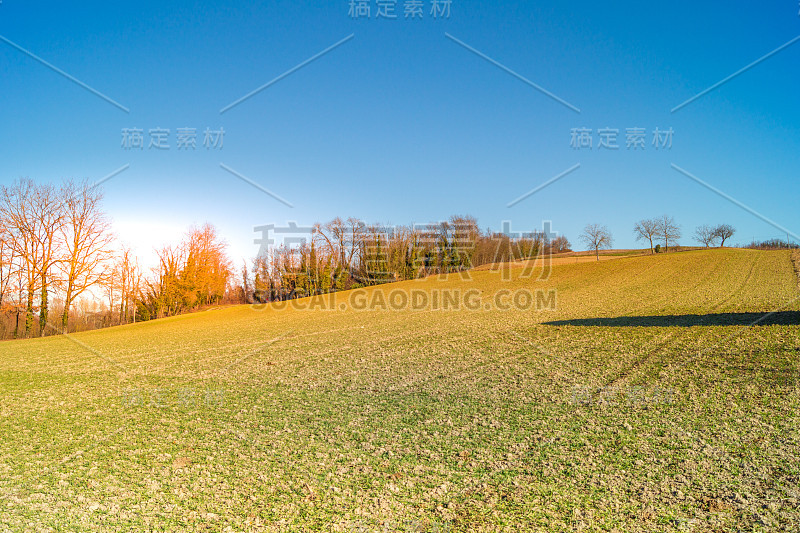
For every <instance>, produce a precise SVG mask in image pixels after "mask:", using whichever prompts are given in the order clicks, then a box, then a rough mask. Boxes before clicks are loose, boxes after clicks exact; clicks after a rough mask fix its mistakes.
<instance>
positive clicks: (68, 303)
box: [0, 178, 233, 338]
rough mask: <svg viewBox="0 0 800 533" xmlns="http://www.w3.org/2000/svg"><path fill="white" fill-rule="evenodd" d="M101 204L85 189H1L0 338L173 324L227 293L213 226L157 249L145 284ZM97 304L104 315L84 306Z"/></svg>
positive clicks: (81, 185)
mask: <svg viewBox="0 0 800 533" xmlns="http://www.w3.org/2000/svg"><path fill="white" fill-rule="evenodd" d="M102 199H103V193H102V190H101V189H100V188H99V187H96V186H94V185H91V184H90V183H89V182H88V181H76V180H66V181H64V182H62V183H61V184H60V185H53V184H39V183H36V182H34V181H33V180H30V179H27V178H24V179H20V180H17V181H15V182H14V183H13V184H12V185H9V186H0V318H1V319H2V320H0V338H9V337H13V338H19V337H33V336H45V335H50V334H57V333H66V332H68V331H75V330H76V329H92V328H95V327H102V326H108V325H114V324H125V323H128V322H131V321H136V320H137V319H138V320H147V319H149V318H156V317H163V316H169V315H172V314H177V313H180V312H184V311H187V310H191V309H194V308H197V307H199V306H201V305H205V304H210V303H218V302H220V301H222V299H223V297H224V296H225V295H226V294H227V293H230V292H231V291H230V287H229V282H231V281H232V280H233V276H232V275H231V272H232V270H231V267H230V262H229V260H228V259H227V256H226V255H225V251H224V248H225V245H224V243H223V242H222V241H221V240H220V239H219V237H218V236H217V234H216V230H214V228H213V227H212V226H210V225H206V226H204V227H202V228H192V229H191V230H190V231H189V232H188V233H187V236H186V238H185V239H184V241H183V242H182V243H180V244H179V245H176V246H173V247H165V248H164V249H162V250H160V251H159V258H160V264H159V266H158V267H157V268H155V269H154V270H153V272H152V274H151V275H150V276H144V275H143V273H142V272H141V269H140V267H139V263H138V260H137V258H136V256H135V255H134V254H133V252H132V251H131V250H130V249H128V248H126V247H124V246H120V245H118V244H117V242H116V239H115V236H114V234H113V233H112V231H111V224H110V221H109V218H108V216H107V215H106V213H105V212H104V211H103V209H102V205H101V204H102ZM98 299H101V300H103V304H104V305H103V308H104V311H103V312H102V313H98V311H97V305H92V304H90V303H88V302H89V301H92V300H94V301H95V303H96V301H97V300H98ZM98 314H102V316H100V317H98V316H97V315H98Z"/></svg>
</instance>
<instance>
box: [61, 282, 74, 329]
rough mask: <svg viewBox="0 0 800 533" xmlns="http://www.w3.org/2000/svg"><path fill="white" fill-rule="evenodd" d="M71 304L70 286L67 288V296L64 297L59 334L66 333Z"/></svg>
mask: <svg viewBox="0 0 800 533" xmlns="http://www.w3.org/2000/svg"><path fill="white" fill-rule="evenodd" d="M70 304H72V284H71V283H70V284H69V285H68V286H67V294H66V295H65V296H64V312H63V313H62V314H61V333H66V332H67V326H68V323H69V306H70Z"/></svg>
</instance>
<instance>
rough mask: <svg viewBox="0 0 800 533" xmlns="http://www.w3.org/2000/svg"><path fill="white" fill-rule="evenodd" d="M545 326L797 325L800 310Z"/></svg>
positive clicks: (580, 320) (628, 318)
mask: <svg viewBox="0 0 800 533" xmlns="http://www.w3.org/2000/svg"><path fill="white" fill-rule="evenodd" d="M544 324H546V325H548V326H605V327H637V326H639V327H659V328H666V327H670V326H678V327H685V328H691V327H693V326H774V325H781V326H798V325H800V311H777V312H774V313H712V314H708V315H664V316H618V317H612V318H576V319H573V320H554V321H552V322H544Z"/></svg>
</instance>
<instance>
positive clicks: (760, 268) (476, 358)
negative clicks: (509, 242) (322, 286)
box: [0, 249, 800, 532]
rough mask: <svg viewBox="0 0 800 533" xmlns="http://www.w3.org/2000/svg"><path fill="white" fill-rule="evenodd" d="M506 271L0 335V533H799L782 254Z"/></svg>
mask: <svg viewBox="0 0 800 533" xmlns="http://www.w3.org/2000/svg"><path fill="white" fill-rule="evenodd" d="M521 273H522V271H521V270H514V271H512V272H511V274H512V276H511V279H510V280H508V279H503V278H504V276H502V275H500V274H499V273H497V272H490V271H480V272H472V273H471V274H470V279H463V278H462V277H461V276H450V277H449V278H448V279H446V280H440V279H436V278H431V279H426V280H422V281H414V282H403V283H398V284H393V285H391V286H384V287H381V288H377V289H371V290H368V291H364V292H363V293H353V294H345V293H342V294H339V295H336V298H337V299H336V301H335V303H334V304H333V305H330V301H328V303H327V304H325V307H328V308H331V307H332V309H321V308H320V307H321V306H320V305H315V306H314V309H311V310H309V309H300V308H296V307H292V306H288V307H286V308H284V309H276V308H273V307H250V306H239V307H231V308H224V309H218V310H211V311H207V312H203V313H198V314H193V315H185V316H180V317H175V318H170V319H165V320H158V321H153V322H147V323H142V324H136V325H130V326H123V327H117V328H112V329H107V330H103V331H96V332H90V333H84V334H79V335H74V336H71V338H56V337H50V338H45V339H36V340H26V341H14V342H6V343H3V344H0V502H2V503H0V531H90V530H91V531H121V530H124V531H223V532H225V531H231V532H233V531H235V532H239V531H248V532H249V531H315V530H319V531H440V532H444V531H737V530H740V531H798V530H800V434H798V421H800V418H798V416H797V415H798V408H799V406H800V401H798V400H799V397H800V394H799V392H800V386H799V385H798V362H799V361H800V327H798V325H800V312H799V311H800V300H798V298H800V291H799V290H798V278H797V275H796V273H795V271H794V270H793V265H792V261H791V258H790V255H789V252H760V251H747V250H727V249H726V250H709V251H691V252H685V253H678V254H661V255H655V256H635V257H622V258H618V259H614V260H613V261H601V262H581V263H576V264H561V265H555V266H554V267H553V271H552V273H551V275H550V276H549V279H547V280H544V281H537V277H538V275H539V272H535V273H534V275H533V276H532V277H529V278H522V277H521V276H520V274H521ZM536 289H543V290H545V291H549V290H552V289H554V290H555V291H557V293H556V294H557V299H556V300H555V303H556V308H555V309H551V308H548V307H549V306H546V305H545V306H542V307H544V308H543V309H540V310H537V309H536V308H535V306H534V307H533V308H530V309H515V308H513V306H511V307H512V308H511V309H503V307H507V305H499V304H498V301H497V296H496V295H497V294H498V291H508V292H500V293H499V294H503V295H505V296H509V295H514V294H517V293H518V291H524V290H536ZM398 290H403V291H405V293H406V294H412V293H416V294H420V293H426V294H429V295H433V294H434V293H440V294H443V293H444V292H447V291H450V292H458V291H460V293H459V294H461V295H463V294H465V293H466V292H467V291H473V292H471V293H470V298H471V304H470V305H469V306H465V305H461V306H460V309H459V310H442V309H441V308H439V309H436V308H435V307H436V306H434V305H433V304H432V303H431V301H429V305H428V306H427V307H426V308H424V309H419V310H417V309H412V308H410V307H409V306H410V304H409V306H405V307H403V306H397V305H396V306H395V307H403V308H402V309H389V308H390V307H391V306H392V304H390V303H387V304H386V305H382V304H381V302H388V301H389V300H390V296H391V293H392V291H394V293H395V296H394V298H395V300H394V302H395V303H398V302H400V301H401V300H402V298H401V297H400V296H397V294H398V292H397V291H398ZM477 291H480V293H478V292H477ZM376 293H381V295H383V296H385V298H381V297H380V296H375V294H376ZM547 294H548V295H549V293H547ZM478 298H479V300H478ZM512 298H513V296H509V298H507V299H506V300H508V299H512ZM431 299H432V296H431ZM476 301H477V303H478V304H479V305H474V304H475V302H476ZM365 302H366V304H365ZM317 303H319V302H317ZM500 303H502V302H500ZM506 303H507V302H506ZM523 303H524V302H523ZM551 303H552V301H551ZM299 305H305V306H308V307H310V306H311V305H310V302H308V301H306V302H301V303H300V304H299ZM487 306H488V309H487ZM342 307H344V309H343V308H342ZM364 307H366V308H367V309H363V308H364ZM440 307H441V306H440ZM467 307H469V308H467ZM765 313H772V314H769V315H766V316H765ZM754 323H755V324H754ZM753 324H754V325H753Z"/></svg>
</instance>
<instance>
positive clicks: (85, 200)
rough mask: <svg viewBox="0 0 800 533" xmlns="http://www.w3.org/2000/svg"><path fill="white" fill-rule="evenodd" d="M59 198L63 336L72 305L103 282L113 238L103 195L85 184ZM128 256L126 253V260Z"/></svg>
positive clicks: (66, 189) (68, 188)
mask: <svg viewBox="0 0 800 533" xmlns="http://www.w3.org/2000/svg"><path fill="white" fill-rule="evenodd" d="M61 194H62V200H63V205H64V220H63V223H62V224H60V226H59V228H58V230H59V232H60V234H61V240H62V241H63V243H64V250H63V256H62V259H61V261H60V262H59V267H60V271H61V275H62V278H63V284H64V310H63V312H62V315H61V329H62V331H63V332H65V333H66V331H67V325H68V324H67V323H68V320H69V311H70V307H71V306H72V304H73V302H74V301H75V300H76V298H78V297H79V296H80V295H81V294H83V293H84V292H85V291H87V290H88V289H89V288H90V287H92V286H93V285H96V284H98V283H100V282H101V281H102V279H103V275H104V269H105V266H106V264H107V261H108V259H109V258H110V257H111V244H112V240H113V236H112V234H111V231H110V226H109V223H108V220H107V219H106V217H105V214H104V213H103V212H102V211H101V208H100V202H101V200H102V198H103V194H102V192H101V191H100V190H99V189H98V188H95V187H92V186H90V185H89V183H88V182H85V181H84V182H81V183H75V182H67V183H66V184H65V185H64V187H63V188H62V191H61ZM128 254H129V251H125V255H126V257H127V256H128ZM123 279H124V278H123ZM123 289H124V286H123Z"/></svg>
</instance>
